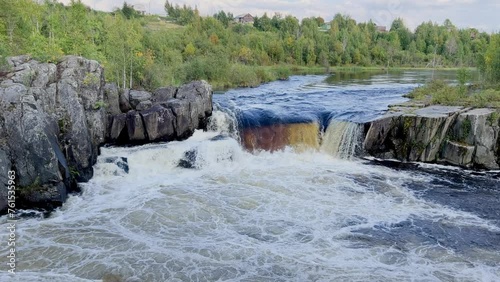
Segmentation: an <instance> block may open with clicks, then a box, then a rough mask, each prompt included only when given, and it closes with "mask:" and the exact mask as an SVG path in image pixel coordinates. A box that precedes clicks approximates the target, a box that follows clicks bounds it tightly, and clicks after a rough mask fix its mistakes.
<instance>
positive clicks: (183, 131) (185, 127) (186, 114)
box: [166, 99, 196, 139]
mask: <svg viewBox="0 0 500 282" xmlns="http://www.w3.org/2000/svg"><path fill="white" fill-rule="evenodd" d="M166 107H167V108H170V109H171V110H172V113H173V114H174V116H175V134H176V137H177V138H178V139H185V138H187V137H189V136H191V134H193V131H194V130H195V129H196V128H195V127H194V125H193V123H192V122H191V112H190V107H189V101H186V100H178V99H172V100H170V101H168V102H167V103H166Z"/></svg>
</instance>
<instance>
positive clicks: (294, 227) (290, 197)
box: [0, 73, 500, 282]
mask: <svg viewBox="0 0 500 282" xmlns="http://www.w3.org/2000/svg"><path fill="white" fill-rule="evenodd" d="M428 77H429V73H406V74H398V75H391V74H382V75H374V76H369V77H367V78H363V79H361V80H356V79H347V80H341V81H335V79H331V78H330V79H329V78H326V77H324V76H303V77H292V78H291V80H290V81H286V82H275V83H270V84H267V85H263V86H261V87H258V88H255V89H237V90H231V91H228V92H226V93H224V94H218V95H216V96H215V97H214V101H215V102H216V103H217V109H218V110H217V111H216V112H214V116H213V118H212V120H211V123H210V126H209V128H210V129H211V130H210V131H208V132H201V131H197V132H196V133H195V134H194V136H193V137H191V138H190V139H188V140H185V141H182V142H170V143H167V144H151V145H145V146H140V147H128V148H114V147H109V148H103V149H102V154H101V156H100V157H99V159H98V163H97V164H96V165H95V167H94V170H95V177H94V178H93V179H92V180H91V181H90V182H88V183H85V184H82V193H81V194H80V195H73V196H70V197H69V199H68V201H67V202H66V203H65V204H64V206H63V207H62V208H60V209H58V210H57V211H55V212H53V213H52V214H51V215H50V216H49V217H47V218H43V217H37V216H35V217H27V218H24V219H21V220H20V221H19V222H18V223H17V232H18V238H17V244H18V249H17V255H18V260H19V262H18V265H17V274H16V275H15V276H11V275H9V274H7V273H5V272H1V273H0V281H51V282H55V281H100V279H102V278H103V277H104V276H105V275H109V274H114V275H117V276H121V277H122V278H123V279H122V281H499V279H500V181H499V179H498V176H499V175H498V173H495V172H492V173H475V172H470V171H463V170H460V169H453V168H448V167H441V166H435V165H423V164H420V165H405V166H402V165H393V166H387V165H381V164H380V163H379V162H376V161H370V160H364V159H359V158H356V157H355V156H354V153H355V152H356V147H357V146H359V141H358V139H359V137H358V136H357V134H359V132H360V126H359V125H358V124H357V123H352V122H347V121H355V122H361V121H366V120H369V119H373V118H375V117H377V116H378V115H380V114H382V113H383V111H384V110H385V109H386V108H387V105H388V104H391V103H395V102H403V101H404V100H405V99H404V98H402V97H401V95H402V94H404V93H405V92H408V91H409V90H410V89H411V88H413V87H415V86H417V85H418V83H421V82H422V80H425V79H427V78H428ZM280 122H281V123H282V122H288V123H291V124H292V125H293V126H288V127H286V128H284V129H283V128H281V127H280V128H281V129H280V130H282V131H281V132H282V133H283V132H284V133H286V138H285V139H286V141H287V142H289V143H290V144H291V145H290V146H285V147H284V148H282V149H279V150H271V151H266V150H258V149H255V148H254V149H255V150H253V151H248V150H245V149H244V147H243V146H242V142H243V139H244V138H243V137H242V136H241V135H240V133H241V132H243V131H244V130H245V129H249V128H251V129H252V130H254V131H252V132H253V133H255V132H256V131H255V128H259V127H266V126H267V127H269V128H271V127H273V128H274V129H273V130H276V128H278V126H277V124H280ZM308 123H312V124H313V125H314V126H309V127H308V126H307V124H308ZM274 132H277V131H274ZM255 134H257V133H255ZM308 134H309V135H312V136H310V137H307V136H305V137H302V138H299V137H297V135H308ZM255 136H257V137H258V138H263V136H264V135H262V134H261V135H258V134H257V135H254V137H255ZM257 137H256V138H257ZM285 139H283V140H285ZM280 140H281V139H280ZM311 140H312V141H311ZM301 142H302V144H307V145H308V146H304V147H302V148H301V149H300V150H297V147H296V146H295V145H296V144H298V143H301ZM319 143H321V144H319ZM0 220H1V224H2V231H1V232H2V233H1V234H2V237H1V238H4V239H3V240H2V242H6V239H5V238H6V236H4V235H3V234H5V229H6V228H4V226H5V225H6V218H5V217H3V218H1V219H0ZM0 250H1V253H0V255H1V257H2V261H1V262H2V268H3V267H6V266H5V263H4V260H5V257H6V255H7V252H6V251H4V250H3V248H2V249H0ZM109 281H114V280H109Z"/></svg>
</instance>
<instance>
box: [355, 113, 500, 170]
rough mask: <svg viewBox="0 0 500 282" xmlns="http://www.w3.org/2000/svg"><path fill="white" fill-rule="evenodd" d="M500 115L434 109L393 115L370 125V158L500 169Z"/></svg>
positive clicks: (368, 137) (365, 142)
mask: <svg viewBox="0 0 500 282" xmlns="http://www.w3.org/2000/svg"><path fill="white" fill-rule="evenodd" d="M499 116H500V113H499V112H498V111H495V110H493V109H464V108H461V107H445V106H432V107H427V108H422V109H418V110H414V111H411V112H396V113H391V114H390V115H387V116H385V117H383V118H380V119H378V120H375V121H373V122H371V123H370V124H369V130H368V132H367V135H366V138H365V141H364V146H365V151H366V153H367V154H369V155H372V156H375V157H379V158H396V159H398V160H402V161H422V162H440V161H443V162H446V163H449V164H453V165H457V166H463V167H475V168H480V169H483V168H484V169H498V168H499V156H498V155H499V153H500V150H499V146H500V141H499V135H500V124H499V122H500V121H499Z"/></svg>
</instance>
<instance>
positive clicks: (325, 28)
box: [318, 23, 332, 32]
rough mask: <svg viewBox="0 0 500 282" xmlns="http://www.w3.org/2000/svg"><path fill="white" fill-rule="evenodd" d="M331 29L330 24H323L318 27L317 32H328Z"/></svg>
mask: <svg viewBox="0 0 500 282" xmlns="http://www.w3.org/2000/svg"><path fill="white" fill-rule="evenodd" d="M331 27H332V24H331V23H324V24H323V25H321V26H320V27H318V29H319V31H324V32H326V31H329V30H330V28H331Z"/></svg>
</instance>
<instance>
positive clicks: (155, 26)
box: [143, 16, 184, 31]
mask: <svg viewBox="0 0 500 282" xmlns="http://www.w3.org/2000/svg"><path fill="white" fill-rule="evenodd" d="M143 23H144V27H145V28H146V29H148V30H151V31H160V30H165V29H178V28H184V26H182V25H178V24H176V23H173V22H170V21H167V20H165V19H162V18H159V17H155V16H147V17H145V18H144V19H143Z"/></svg>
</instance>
